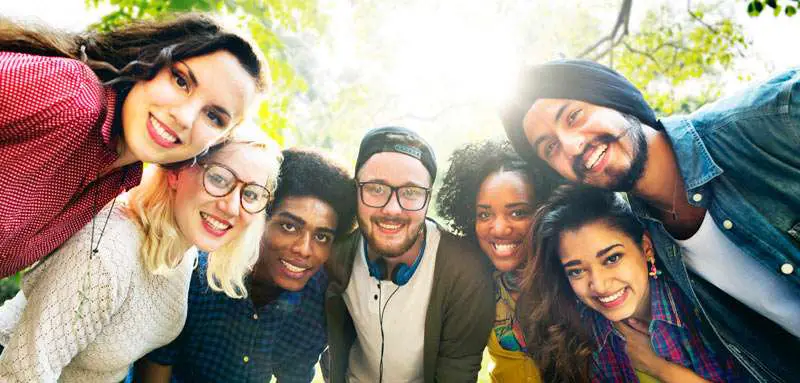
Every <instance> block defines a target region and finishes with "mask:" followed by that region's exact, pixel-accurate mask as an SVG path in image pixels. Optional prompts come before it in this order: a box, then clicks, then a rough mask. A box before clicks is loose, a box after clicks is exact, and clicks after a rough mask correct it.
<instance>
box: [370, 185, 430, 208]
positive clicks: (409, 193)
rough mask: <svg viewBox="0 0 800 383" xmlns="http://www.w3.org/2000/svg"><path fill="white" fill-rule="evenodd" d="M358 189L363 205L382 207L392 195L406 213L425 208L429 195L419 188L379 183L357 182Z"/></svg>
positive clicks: (428, 190) (425, 190)
mask: <svg viewBox="0 0 800 383" xmlns="http://www.w3.org/2000/svg"><path fill="white" fill-rule="evenodd" d="M358 189H359V191H360V193H359V194H360V195H361V202H363V203H364V205H367V206H369V207H378V208H381V207H384V206H386V205H387V204H388V203H389V200H390V199H391V198H392V194H394V195H395V197H396V198H397V203H398V204H399V205H400V208H402V209H403V210H408V211H417V210H421V209H422V208H423V207H425V203H426V202H428V194H429V193H430V189H428V188H424V187H421V186H389V185H386V184H383V183H380V182H359V183H358Z"/></svg>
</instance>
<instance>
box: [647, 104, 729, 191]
mask: <svg viewBox="0 0 800 383" xmlns="http://www.w3.org/2000/svg"><path fill="white" fill-rule="evenodd" d="M662 123H663V125H664V131H665V133H666V134H667V138H668V139H669V141H670V143H671V144H672V151H673V152H674V153H675V160H676V162H677V163H678V169H679V170H680V172H681V177H682V178H683V182H684V185H686V194H687V198H686V199H687V201H689V203H690V204H692V205H695V206H703V205H702V204H701V203H697V202H695V201H694V200H693V199H692V198H691V194H693V193H695V192H696V189H699V188H702V187H703V186H704V185H705V184H706V183H708V182H709V181H711V180H713V179H714V178H716V177H718V176H719V175H721V174H722V172H723V170H722V168H720V167H719V165H717V163H716V162H714V159H713V158H712V157H711V153H710V152H709V151H708V148H706V145H705V144H704V143H703V140H702V139H701V138H700V134H699V133H698V132H697V130H696V129H695V128H694V125H692V122H691V120H689V119H688V118H687V117H683V116H678V117H670V118H666V119H664V120H662ZM703 202H705V201H703Z"/></svg>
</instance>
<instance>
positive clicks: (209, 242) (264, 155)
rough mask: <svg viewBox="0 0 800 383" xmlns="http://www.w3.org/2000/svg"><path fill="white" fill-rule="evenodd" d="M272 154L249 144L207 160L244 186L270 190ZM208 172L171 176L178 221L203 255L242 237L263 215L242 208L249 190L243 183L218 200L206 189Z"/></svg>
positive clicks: (224, 150)
mask: <svg viewBox="0 0 800 383" xmlns="http://www.w3.org/2000/svg"><path fill="white" fill-rule="evenodd" d="M268 155H269V154H268V152H267V151H265V150H264V149H263V148H258V147H254V146H252V145H247V144H228V145H226V146H224V147H223V148H221V149H220V150H219V151H218V152H216V153H214V154H213V155H211V156H210V157H209V158H207V159H205V161H204V162H205V163H215V164H221V165H223V166H225V167H227V168H229V169H230V170H232V171H233V172H234V173H235V176H236V177H237V178H238V179H239V180H240V181H242V182H244V183H255V184H258V185H261V186H264V187H266V183H267V179H269V178H270V177H274V174H273V172H274V170H273V169H272V168H271V167H270V165H269V164H271V163H272V162H274V161H269V159H268ZM203 174H204V169H203V167H202V166H200V165H199V164H198V165H193V166H189V167H185V168H183V169H181V170H177V171H172V172H170V173H169V174H168V176H167V177H168V181H169V185H170V187H171V188H173V189H174V190H175V195H174V198H175V201H176V202H175V211H174V214H175V220H176V221H177V223H178V229H179V230H180V231H181V233H182V234H183V236H184V237H185V238H186V240H187V241H188V242H189V243H192V244H194V245H196V246H197V247H198V248H199V249H200V250H203V251H209V252H210V251H214V250H216V249H218V248H220V247H222V246H223V245H225V244H226V243H228V242H230V241H231V240H232V239H234V238H236V237H237V236H238V235H239V234H240V233H242V232H243V231H244V230H245V228H246V227H247V225H249V224H250V223H251V222H253V220H254V219H256V218H260V217H263V212H259V213H257V214H252V213H249V212H247V211H246V210H244V209H243V208H242V204H241V198H240V195H241V193H242V188H243V187H244V186H245V185H244V184H243V183H239V184H237V185H236V187H235V188H234V189H233V190H232V191H231V192H230V193H228V195H226V196H223V197H214V196H212V195H210V194H208V192H207V191H206V189H205V186H203Z"/></svg>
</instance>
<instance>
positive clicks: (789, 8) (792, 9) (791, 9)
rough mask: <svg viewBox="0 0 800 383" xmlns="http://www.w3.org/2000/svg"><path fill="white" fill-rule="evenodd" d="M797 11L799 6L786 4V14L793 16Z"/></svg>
mask: <svg viewBox="0 0 800 383" xmlns="http://www.w3.org/2000/svg"><path fill="white" fill-rule="evenodd" d="M795 13H797V8H795V7H793V6H791V5H787V6H786V16H789V17H792V16H794V14H795Z"/></svg>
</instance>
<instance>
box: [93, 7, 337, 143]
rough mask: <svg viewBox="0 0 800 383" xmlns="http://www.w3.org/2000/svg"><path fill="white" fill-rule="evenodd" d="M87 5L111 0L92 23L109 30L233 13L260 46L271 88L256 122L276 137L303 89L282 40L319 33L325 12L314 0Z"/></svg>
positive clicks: (285, 128)
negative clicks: (171, 17)
mask: <svg viewBox="0 0 800 383" xmlns="http://www.w3.org/2000/svg"><path fill="white" fill-rule="evenodd" d="M86 3H87V6H93V7H98V6H99V5H100V4H101V3H106V4H110V5H112V6H113V7H114V10H113V11H112V12H110V13H109V14H107V15H105V16H103V18H102V20H101V21H100V22H98V23H97V24H94V25H92V26H91V28H95V29H98V30H108V29H111V28H114V27H116V26H118V25H120V24H123V23H125V22H128V21H130V20H140V19H152V18H160V17H163V16H164V15H166V14H169V13H173V12H189V11H193V12H213V13H216V14H222V15H229V16H233V17H235V18H236V19H237V21H238V24H239V27H240V28H242V29H245V30H247V31H249V32H250V34H251V35H252V38H253V40H254V41H255V42H256V43H257V44H258V46H259V47H260V48H261V50H262V51H263V52H264V55H265V57H266V60H267V62H268V64H269V67H270V73H271V76H272V82H273V89H272V90H270V92H269V97H268V98H266V99H265V100H264V101H263V102H262V103H261V105H260V107H259V109H258V118H257V120H256V121H257V123H258V124H259V125H260V127H261V128H262V129H263V130H264V131H266V132H267V133H268V134H269V135H270V136H271V137H272V138H274V139H275V140H276V141H278V142H279V143H282V141H283V134H284V133H285V132H286V131H290V130H292V129H294V126H293V125H292V124H291V122H290V120H289V118H288V116H287V112H288V110H289V104H290V102H291V100H292V99H293V98H294V97H295V95H296V94H298V93H303V92H306V91H307V90H308V83H307V82H306V79H304V78H303V77H302V76H299V75H298V73H297V72H296V71H295V69H294V67H293V66H292V65H290V62H289V57H288V56H289V54H290V53H289V52H288V50H287V46H286V44H285V41H286V40H288V39H291V38H292V36H293V35H296V34H298V33H305V34H319V33H322V30H323V29H324V25H325V19H326V17H325V15H324V14H323V13H321V12H320V11H319V10H318V7H317V6H316V5H317V4H316V2H312V1H296V0H86Z"/></svg>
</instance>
